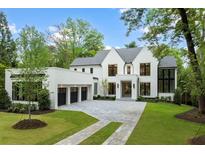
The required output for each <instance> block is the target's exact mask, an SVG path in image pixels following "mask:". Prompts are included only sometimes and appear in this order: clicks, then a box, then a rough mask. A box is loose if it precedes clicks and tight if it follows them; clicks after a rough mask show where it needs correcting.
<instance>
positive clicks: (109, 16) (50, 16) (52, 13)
mask: <svg viewBox="0 0 205 154" xmlns="http://www.w3.org/2000/svg"><path fill="white" fill-rule="evenodd" d="M0 11H3V12H4V13H5V14H6V16H7V20H8V22H9V27H10V30H11V31H12V33H13V35H14V37H17V36H18V33H19V31H20V30H21V29H22V28H23V27H24V26H25V25H29V26H35V27H36V28H37V29H38V30H39V31H41V32H46V31H48V30H50V29H52V26H54V25H58V24H60V23H63V22H65V21H66V19H67V18H68V17H71V18H73V19H77V18H80V19H83V20H86V21H88V22H89V23H90V24H91V25H92V27H93V28H95V29H97V30H98V31H99V32H101V33H102V34H103V35H104V45H105V47H106V48H110V47H114V48H122V47H124V44H127V43H130V42H131V41H136V42H137V45H138V46H142V45H143V42H139V41H138V39H137V38H139V37H140V36H141V35H142V34H143V32H144V31H145V30H144V29H139V30H137V31H135V32H133V33H131V35H130V36H128V37H127V36H126V32H127V27H126V26H125V25H124V22H123V21H122V20H120V16H121V13H122V12H123V11H124V9H0Z"/></svg>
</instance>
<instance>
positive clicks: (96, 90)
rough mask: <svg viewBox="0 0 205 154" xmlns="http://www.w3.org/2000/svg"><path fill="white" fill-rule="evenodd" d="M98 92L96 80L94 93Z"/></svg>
mask: <svg viewBox="0 0 205 154" xmlns="http://www.w3.org/2000/svg"><path fill="white" fill-rule="evenodd" d="M97 94H98V83H97V82H95V83H94V95H97Z"/></svg>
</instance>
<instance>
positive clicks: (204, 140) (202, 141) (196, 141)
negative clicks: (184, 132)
mask: <svg viewBox="0 0 205 154" xmlns="http://www.w3.org/2000/svg"><path fill="white" fill-rule="evenodd" d="M189 143H190V144H192V145H205V135H202V136H199V137H195V138H193V139H191V140H189Z"/></svg>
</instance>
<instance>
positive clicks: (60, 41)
mask: <svg viewBox="0 0 205 154" xmlns="http://www.w3.org/2000/svg"><path fill="white" fill-rule="evenodd" d="M55 27H56V29H57V32H54V33H50V34H49V37H50V38H51V42H53V43H54V45H55V47H56V52H57V57H58V59H57V66H59V67H65V68H68V67H69V65H70V63H71V62H72V61H73V60H74V59H75V58H76V57H87V56H94V55H95V54H96V52H97V51H99V50H101V49H103V48H104V45H103V35H102V34H101V33H99V32H98V31H97V30H96V29H94V28H93V27H92V26H91V25H90V24H89V23H88V22H87V21H84V20H81V19H76V20H73V19H72V18H68V19H67V20H66V22H65V23H62V24H60V25H58V26H55Z"/></svg>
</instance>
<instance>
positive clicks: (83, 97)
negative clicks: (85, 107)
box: [81, 87, 87, 101]
mask: <svg viewBox="0 0 205 154" xmlns="http://www.w3.org/2000/svg"><path fill="white" fill-rule="evenodd" d="M81 100H82V101H84V100H87V87H82V88H81Z"/></svg>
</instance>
